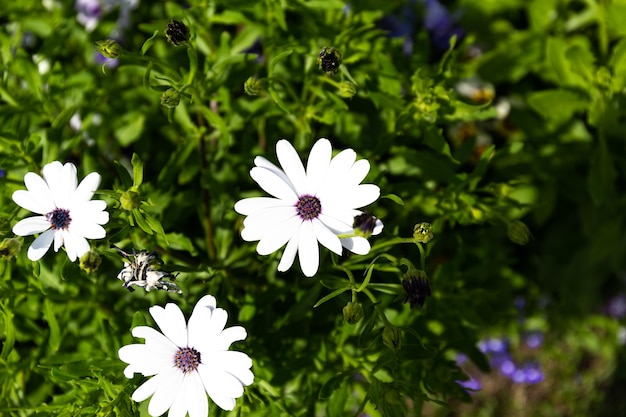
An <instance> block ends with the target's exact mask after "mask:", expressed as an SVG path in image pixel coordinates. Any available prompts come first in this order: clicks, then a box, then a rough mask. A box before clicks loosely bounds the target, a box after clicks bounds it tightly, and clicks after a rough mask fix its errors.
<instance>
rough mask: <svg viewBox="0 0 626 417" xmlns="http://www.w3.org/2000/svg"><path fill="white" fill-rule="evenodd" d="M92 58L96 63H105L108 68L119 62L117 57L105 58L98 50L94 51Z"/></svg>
mask: <svg viewBox="0 0 626 417" xmlns="http://www.w3.org/2000/svg"><path fill="white" fill-rule="evenodd" d="M93 60H94V62H95V63H96V64H98V65H105V66H107V67H108V68H116V67H117V66H118V65H119V64H120V62H119V58H107V57H105V56H104V55H102V54H101V53H100V52H94V54H93Z"/></svg>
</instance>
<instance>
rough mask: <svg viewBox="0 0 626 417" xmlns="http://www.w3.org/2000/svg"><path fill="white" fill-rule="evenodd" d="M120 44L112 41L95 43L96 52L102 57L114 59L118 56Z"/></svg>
mask: <svg viewBox="0 0 626 417" xmlns="http://www.w3.org/2000/svg"><path fill="white" fill-rule="evenodd" d="M121 49H122V48H121V47H120V44H119V43H117V41H114V40H113V39H107V40H104V41H96V50H97V51H98V52H100V53H101V54H102V55H103V56H104V57H106V58H110V59H115V58H117V57H118V56H119V55H120V50H121Z"/></svg>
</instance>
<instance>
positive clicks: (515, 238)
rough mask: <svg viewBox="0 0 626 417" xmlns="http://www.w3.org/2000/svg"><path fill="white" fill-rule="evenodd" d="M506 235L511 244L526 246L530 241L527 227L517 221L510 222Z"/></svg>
mask: <svg viewBox="0 0 626 417" xmlns="http://www.w3.org/2000/svg"><path fill="white" fill-rule="evenodd" d="M507 234H508V236H509V239H511V242H513V243H517V244H518V245H526V244H528V242H529V241H530V238H531V236H532V235H531V234H530V230H528V226H526V225H525V224H524V222H521V221H519V220H515V221H512V222H511V223H509V225H508V227H507Z"/></svg>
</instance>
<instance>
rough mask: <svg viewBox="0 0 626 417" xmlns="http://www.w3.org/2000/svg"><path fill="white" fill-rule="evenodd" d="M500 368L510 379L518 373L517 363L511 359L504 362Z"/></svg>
mask: <svg viewBox="0 0 626 417" xmlns="http://www.w3.org/2000/svg"><path fill="white" fill-rule="evenodd" d="M499 368H500V373H501V374H502V375H505V376H508V377H510V376H511V375H513V374H514V373H515V372H516V371H517V366H515V363H514V362H513V361H512V360H511V359H510V358H507V359H506V360H504V361H502V363H501V364H500V367H499Z"/></svg>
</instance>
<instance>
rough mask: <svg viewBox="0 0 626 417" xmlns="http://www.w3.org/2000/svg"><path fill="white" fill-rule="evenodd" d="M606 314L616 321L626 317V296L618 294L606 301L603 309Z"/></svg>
mask: <svg viewBox="0 0 626 417" xmlns="http://www.w3.org/2000/svg"><path fill="white" fill-rule="evenodd" d="M605 311H606V314H607V315H609V316H610V317H614V318H616V319H621V318H623V317H624V316H626V295H624V294H618V295H616V296H614V297H611V299H610V300H609V301H608V303H607V304H606V307H605Z"/></svg>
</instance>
